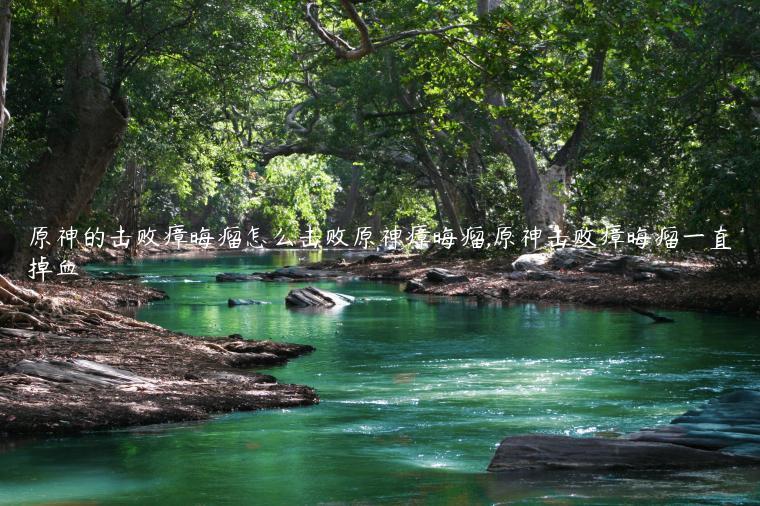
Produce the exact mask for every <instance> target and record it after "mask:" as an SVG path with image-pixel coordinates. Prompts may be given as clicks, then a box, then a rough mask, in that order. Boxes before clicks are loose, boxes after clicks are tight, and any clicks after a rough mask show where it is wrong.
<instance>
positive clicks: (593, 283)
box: [313, 255, 760, 318]
mask: <svg viewBox="0 0 760 506" xmlns="http://www.w3.org/2000/svg"><path fill="white" fill-rule="evenodd" d="M514 260H515V259H514V258H504V259H496V260H446V259H436V258H430V257H421V256H418V255H388V256H382V257H378V256H372V257H369V258H368V259H367V260H360V261H357V262H353V263H347V262H345V261H342V262H322V263H320V264H316V265H314V266H313V267H315V268H320V269H336V270H341V271H342V272H344V273H345V274H346V275H350V276H357V277H359V278H362V279H370V280H381V281H392V282H401V281H409V280H416V281H417V282H419V286H418V288H417V289H416V290H414V293H419V294H430V295H450V296H451V295H453V296H475V297H481V298H486V299H499V300H510V301H546V302H570V303H577V304H588V305H594V306H620V307H631V306H636V307H650V308H664V309H680V310H693V311H717V312H724V313H731V314H739V315H744V316H751V317H755V318H760V280H757V279H750V278H743V279H737V278H732V279H725V278H722V277H721V276H719V275H716V274H715V273H713V272H711V270H710V266H709V265H707V264H704V263H697V262H692V263H689V262H676V263H672V264H670V265H672V266H673V267H674V268H676V269H678V270H679V271H680V272H681V274H680V275H679V276H678V278H677V279H660V278H652V279H647V280H645V281H641V280H639V281H634V279H633V278H632V277H630V276H628V275H624V274H609V273H598V272H585V271H583V270H565V269H560V270H553V271H551V273H550V274H551V276H552V279H544V280H541V279H538V278H540V277H541V276H535V277H533V279H535V280H530V279H512V278H513V277H518V276H515V274H516V273H514V272H513V270H514V269H513V267H512V261H514ZM434 268H440V269H446V270H448V271H451V272H452V273H455V274H463V275H465V276H466V277H467V281H460V282H452V283H441V282H438V283H436V282H433V281H429V280H427V279H426V274H427V273H428V272H429V271H430V270H431V269H434ZM542 272H543V271H542ZM526 278H531V277H530V276H526Z"/></svg>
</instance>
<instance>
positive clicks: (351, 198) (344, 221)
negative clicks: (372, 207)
mask: <svg viewBox="0 0 760 506" xmlns="http://www.w3.org/2000/svg"><path fill="white" fill-rule="evenodd" d="M361 180H362V173H361V169H360V168H359V166H358V165H353V167H352V169H351V184H350V185H349V187H348V192H347V193H346V207H345V208H344V209H343V212H342V213H341V215H340V218H338V226H339V227H340V228H343V229H345V230H348V227H349V226H351V222H352V221H353V220H354V214H355V213H356V207H357V204H358V203H359V188H361Z"/></svg>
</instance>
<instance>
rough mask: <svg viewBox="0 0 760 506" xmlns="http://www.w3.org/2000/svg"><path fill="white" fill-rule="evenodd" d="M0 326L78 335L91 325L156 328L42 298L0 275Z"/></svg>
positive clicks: (128, 319) (61, 301)
mask: <svg viewBox="0 0 760 506" xmlns="http://www.w3.org/2000/svg"><path fill="white" fill-rule="evenodd" d="M0 325H2V326H4V327H11V328H19V329H32V330H46V331H53V332H62V331H66V332H81V331H85V330H87V329H90V328H92V326H93V325H99V326H105V327H108V328H112V329H120V330H129V329H150V330H156V329H159V327H157V326H155V325H152V324H150V323H145V322H139V321H136V320H133V319H132V318H129V317H126V316H122V315H120V314H117V313H111V312H108V311H103V310H100V309H94V308H85V307H81V306H77V305H74V304H71V303H70V302H67V301H65V300H62V299H60V298H58V297H44V296H42V295H40V294H39V293H37V292H35V291H33V290H29V289H26V288H22V287H20V286H18V285H16V284H14V283H13V282H11V281H10V280H9V279H8V278H6V277H4V276H2V275H0Z"/></svg>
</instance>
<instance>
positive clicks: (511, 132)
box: [488, 97, 566, 236]
mask: <svg viewBox="0 0 760 506" xmlns="http://www.w3.org/2000/svg"><path fill="white" fill-rule="evenodd" d="M494 102H496V103H494ZM488 103H489V104H491V105H497V104H498V103H501V104H502V105H504V103H503V98H502V97H498V98H496V99H494V98H490V99H488ZM491 129H492V133H491V134H492V137H493V139H492V141H493V144H494V147H496V148H497V149H498V150H499V151H501V152H503V153H506V154H507V156H509V159H510V160H512V164H513V165H514V168H515V176H516V178H517V191H518V192H519V194H520V200H521V201H522V203H523V212H524V214H525V222H526V224H527V226H528V228H531V229H532V228H534V227H536V228H538V229H539V230H542V231H543V232H544V236H546V235H547V232H548V231H550V230H551V227H552V225H557V226H558V227H560V228H563V227H564V219H565V204H564V202H563V195H564V193H565V179H566V168H565V167H564V166H561V165H552V166H551V167H549V169H548V170H546V171H545V172H543V173H542V172H540V171H539V169H538V162H537V160H536V155H535V153H534V152H533V148H532V147H531V145H530V144H529V143H528V141H527V140H526V139H525V136H524V135H523V133H522V132H521V131H520V130H518V129H517V128H515V127H514V126H512V125H510V124H509V122H507V121H506V120H505V119H504V118H493V117H492V118H491Z"/></svg>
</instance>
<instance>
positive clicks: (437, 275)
mask: <svg viewBox="0 0 760 506" xmlns="http://www.w3.org/2000/svg"><path fill="white" fill-rule="evenodd" d="M425 278H427V280H428V281H432V282H434V283H464V282H467V281H469V279H467V276H465V275H464V274H454V273H453V272H451V271H449V270H446V269H438V268H436V269H430V270H429V271H427V274H425Z"/></svg>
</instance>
